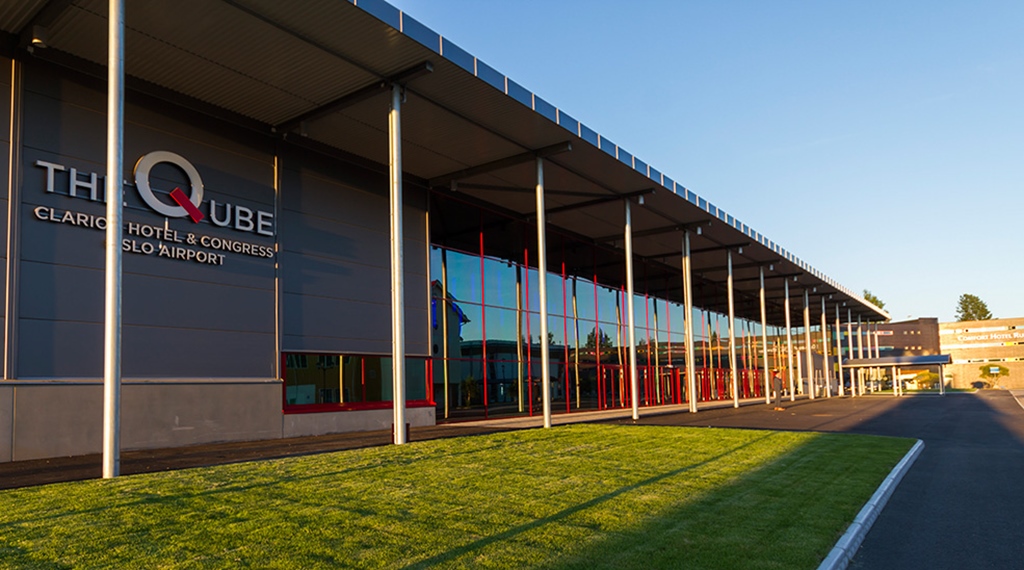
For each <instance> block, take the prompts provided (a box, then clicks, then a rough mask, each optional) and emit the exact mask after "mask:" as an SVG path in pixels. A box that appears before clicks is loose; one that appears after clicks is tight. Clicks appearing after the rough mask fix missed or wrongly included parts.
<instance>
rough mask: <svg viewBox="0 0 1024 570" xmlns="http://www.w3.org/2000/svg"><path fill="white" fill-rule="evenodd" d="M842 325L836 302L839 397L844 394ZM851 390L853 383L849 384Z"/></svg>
mask: <svg viewBox="0 0 1024 570" xmlns="http://www.w3.org/2000/svg"><path fill="white" fill-rule="evenodd" d="M842 330H843V329H842V326H841V325H840V324H839V303H836V364H837V365H838V368H839V397H840V398H842V397H843V396H845V395H846V386H844V384H846V378H845V377H844V376H843V335H842V332H841V331H842ZM850 388H851V391H852V388H853V384H852V383H851V384H850Z"/></svg>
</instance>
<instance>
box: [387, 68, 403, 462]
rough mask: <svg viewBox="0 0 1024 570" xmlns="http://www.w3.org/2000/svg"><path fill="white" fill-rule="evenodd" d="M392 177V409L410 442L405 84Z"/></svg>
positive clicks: (394, 118) (398, 429)
mask: <svg viewBox="0 0 1024 570" xmlns="http://www.w3.org/2000/svg"><path fill="white" fill-rule="evenodd" d="M388 140H389V143H390V144H389V145H388V147H389V155H390V161H389V162H390V168H389V173H390V178H391V371H392V376H391V384H392V386H391V396H392V400H391V408H392V410H393V424H394V426H393V429H394V442H395V444H396V445H401V444H403V443H405V442H406V436H407V434H406V433H405V248H404V247H403V243H402V240H403V239H404V237H403V232H402V87H401V86H400V85H397V84H396V85H392V86H391V111H390V113H388Z"/></svg>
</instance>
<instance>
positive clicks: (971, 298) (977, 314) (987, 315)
mask: <svg viewBox="0 0 1024 570" xmlns="http://www.w3.org/2000/svg"><path fill="white" fill-rule="evenodd" d="M991 318H992V312H991V311H989V310H988V305H986V304H985V301H982V300H981V299H980V298H979V297H978V296H977V295H971V294H970V293H964V294H963V295H960V300H959V301H957V302H956V320H958V321H987V320H989V319H991Z"/></svg>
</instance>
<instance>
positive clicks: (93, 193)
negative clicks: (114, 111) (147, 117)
mask: <svg viewBox="0 0 1024 570" xmlns="http://www.w3.org/2000/svg"><path fill="white" fill-rule="evenodd" d="M160 163H168V164H173V165H174V166H177V167H178V168H179V169H181V171H182V172H184V173H185V176H186V177H188V182H189V187H190V193H189V194H188V195H186V194H185V193H184V192H183V191H182V190H181V188H175V189H174V190H173V191H171V194H170V196H171V199H172V200H174V201H175V202H176V205H172V204H167V203H166V202H163V201H162V200H160V199H159V198H157V197H156V194H154V193H153V187H152V186H151V185H150V173H151V172H152V170H153V167H154V166H156V165H157V164H160ZM35 164H36V166H38V167H40V168H44V169H45V170H46V191H47V192H51V193H52V192H54V191H55V189H56V187H57V178H58V175H57V173H58V172H67V173H68V177H67V188H68V194H67V195H68V196H70V197H72V198H84V199H86V200H92V201H95V202H105V201H106V200H105V198H103V197H100V190H101V189H102V186H101V184H100V180H102V177H100V176H99V175H97V174H96V173H95V172H88V173H83V172H80V171H79V170H77V169H76V168H73V167H72V168H69V167H66V166H64V165H63V164H56V163H53V162H47V161H45V160H37V161H36V163H35ZM83 174H84V175H85V176H86V178H85V179H84V180H83V179H82V175H83ZM135 188H136V190H138V192H139V197H140V198H142V201H143V202H145V203H146V205H147V206H149V207H150V208H151V209H152V210H153V211H154V212H156V213H158V214H161V215H163V216H165V217H168V218H184V217H190V218H192V221H193V222H195V223H199V222H200V221H201V220H202V219H203V218H205V217H206V216H205V215H204V214H203V213H202V211H200V207H201V206H202V204H203V192H204V187H203V179H202V177H200V176H199V171H198V170H196V167H195V166H193V165H192V163H191V162H189V161H187V160H185V158H184V157H182V156H181V155H179V154H175V153H173V152H168V151H166V150H158V151H154V152H151V153H149V154H146V155H143V156H142V158H140V159H139V161H138V162H137V163H135ZM208 212H209V217H210V223H212V224H213V225H215V226H220V227H222V228H231V229H234V230H238V231H243V232H253V233H256V234H259V235H263V236H271V237H272V236H273V235H274V213H273V212H266V211H262V210H252V209H250V208H246V207H245V206H236V205H232V204H229V203H218V202H217V201H216V200H210V201H209V209H208Z"/></svg>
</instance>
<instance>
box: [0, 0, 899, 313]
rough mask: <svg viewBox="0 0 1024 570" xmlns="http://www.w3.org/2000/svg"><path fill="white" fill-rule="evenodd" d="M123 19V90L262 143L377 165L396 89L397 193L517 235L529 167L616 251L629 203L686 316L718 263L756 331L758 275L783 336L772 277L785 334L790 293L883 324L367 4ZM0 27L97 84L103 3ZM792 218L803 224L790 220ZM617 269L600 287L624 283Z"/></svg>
mask: <svg viewBox="0 0 1024 570" xmlns="http://www.w3.org/2000/svg"><path fill="white" fill-rule="evenodd" d="M126 18H127V31H126V33H127V37H126V54H125V64H126V73H127V75H128V87H129V88H130V89H134V90H137V91H142V92H145V93H148V94H150V95H153V96H156V97H159V98H162V99H165V100H168V101H171V102H174V103H176V104H179V105H184V106H187V107H190V108H193V109H197V110H199V111H202V112H204V113H208V114H210V115H213V116H217V117H219V118H222V119H225V120H228V121H231V122H233V123H235V124H240V125H244V126H247V127H248V128H250V129H252V130H254V131H257V132H260V133H263V134H264V135H265V136H268V137H283V138H285V139H286V140H291V141H295V142H297V143H299V144H313V145H319V146H320V147H323V148H329V149H332V150H333V151H337V152H339V153H344V154H345V155H346V156H353V157H358V158H360V159H362V160H369V161H372V162H373V163H377V164H386V163H387V162H388V140H387V133H388V125H387V112H388V104H389V100H390V99H389V86H390V85H391V84H393V83H397V84H401V85H404V86H405V89H406V97H407V99H406V102H405V103H404V105H403V113H402V139H403V151H402V152H403V167H404V170H405V171H406V173H407V177H408V178H407V180H408V181H409V182H410V183H413V184H420V185H423V186H425V187H433V188H443V189H444V191H445V192H453V193H455V194H457V195H459V196H465V197H468V198H469V199H472V200H475V201H478V202H480V203H486V204H488V205H490V206H493V207H494V208H495V209H496V211H501V212H504V213H507V214H510V215H513V216H517V217H519V218H521V219H524V220H529V219H531V218H532V216H533V213H534V203H535V202H534V197H533V195H532V192H533V188H534V185H535V183H536V181H535V177H536V168H535V165H534V160H533V159H534V157H536V156H543V157H545V182H546V188H547V189H548V192H547V198H546V210H547V219H548V223H549V225H550V226H551V227H552V228H556V229H557V230H559V231H562V232H564V233H565V234H567V235H572V236H574V237H576V238H578V239H580V240H583V241H585V242H587V243H591V244H594V245H596V246H600V247H604V248H610V249H618V250H621V248H622V237H621V236H622V232H623V200H624V199H628V198H629V197H633V198H636V197H637V196H640V195H643V197H644V205H643V206H637V207H634V208H633V228H634V252H635V255H636V256H637V259H638V260H643V261H644V262H645V263H646V266H647V267H648V268H650V271H652V272H658V271H660V272H662V273H663V276H664V279H665V280H666V282H667V281H674V282H676V281H679V280H680V273H681V235H682V231H683V230H690V231H691V238H692V241H691V249H692V252H693V274H694V283H695V287H696V288H697V291H696V292H695V295H694V302H695V304H696V305H697V306H701V307H704V308H708V309H712V310H716V311H719V312H724V311H725V308H726V288H725V281H726V252H727V251H729V250H731V251H732V252H733V264H734V272H735V273H734V275H735V289H736V293H737V297H736V298H737V302H736V313H737V316H739V317H743V318H747V319H751V320H754V321H760V309H759V303H758V288H759V272H760V271H761V269H762V268H763V269H764V271H765V279H766V289H767V298H768V315H769V317H768V318H769V322H772V323H773V324H777V325H781V324H782V323H783V322H784V317H783V313H782V296H783V282H784V281H785V280H789V283H790V289H791V295H792V297H793V302H792V309H791V310H792V318H793V319H794V321H793V322H794V323H799V322H802V321H801V319H800V314H801V311H802V307H803V305H802V300H800V299H799V296H801V295H802V293H803V290H805V289H807V290H809V291H811V292H812V293H811V295H812V301H811V306H812V307H820V305H821V300H820V299H821V297H822V296H824V297H825V298H826V299H827V303H828V310H829V311H830V313H829V314H830V315H831V314H832V311H834V307H835V305H836V304H837V303H838V304H840V305H841V306H842V309H843V310H842V311H841V314H842V317H843V318H844V319H845V318H846V310H845V309H850V310H851V311H852V314H853V316H854V318H855V319H856V318H858V317H861V318H864V319H866V320H883V319H888V318H889V315H888V314H887V313H886V312H885V311H883V310H881V309H880V308H878V307H875V306H874V305H872V304H871V303H869V302H867V301H866V300H864V299H863V298H862V297H861V296H860V295H858V294H856V293H855V292H853V291H851V290H849V289H847V288H845V287H843V286H842V285H840V284H839V283H837V282H835V281H834V280H833V279H830V278H829V277H827V276H826V275H824V274H822V273H821V272H819V271H818V270H816V269H814V268H813V267H811V266H810V265H809V264H807V263H806V262H804V261H802V260H800V259H799V258H797V257H796V256H794V255H793V254H792V253H790V252H789V251H787V250H786V249H784V248H782V247H781V246H780V245H779V244H777V243H775V242H773V241H771V240H770V239H768V238H767V237H765V236H763V235H761V234H760V233H758V232H756V231H754V230H753V229H752V228H751V227H749V226H747V225H746V224H744V223H742V222H740V221H739V220H737V219H735V218H733V217H732V216H731V215H729V214H727V213H726V212H724V211H723V210H721V209H720V208H718V207H716V206H715V205H714V204H712V203H710V202H708V201H707V200H706V199H704V198H702V197H700V196H697V195H696V194H694V193H693V192H691V191H690V190H688V189H686V188H684V187H683V186H682V185H680V184H678V183H676V182H675V181H673V180H672V179H671V178H669V177H667V176H665V175H664V174H663V173H662V172H661V171H660V170H659V169H657V168H655V167H653V166H651V165H649V164H647V163H646V162H644V161H643V160H641V159H640V158H638V157H635V156H633V155H632V154H631V153H629V152H628V151H626V150H625V149H624V148H622V147H620V146H619V145H617V144H615V143H613V142H612V141H610V140H608V139H607V138H605V137H603V136H601V135H600V134H599V133H597V132H595V131H594V130H592V129H590V128H588V127H587V126H586V125H584V124H583V123H581V122H579V121H578V120H577V119H575V118H573V117H571V116H569V115H568V114H566V113H564V112H563V111H561V110H560V109H558V108H556V107H555V106H553V105H551V104H550V103H548V102H547V101H545V100H544V99H542V98H541V97H539V96H538V95H536V94H534V93H531V92H530V91H528V90H527V89H525V88H523V87H522V86H520V85H519V84H517V83H516V82H515V81H513V80H512V79H511V78H508V77H506V76H504V75H502V74H501V73H500V72H498V71H496V70H495V69H493V68H491V67H490V66H488V65H487V64H485V63H484V62H482V61H480V60H479V59H477V58H475V57H474V56H473V55H471V54H470V53H468V52H467V51H465V50H463V49H462V48H460V47H458V46H456V45H455V44H453V43H452V42H450V41H449V40H448V39H446V38H444V37H442V36H440V35H439V34H437V33H436V32H434V31H433V30H430V29H429V28H427V27H425V26H424V25H422V24H420V23H419V22H417V21H416V20H414V19H413V18H411V17H410V16H408V15H407V14H404V13H402V12H400V11H399V10H398V9H396V8H394V7H393V6H391V5H389V4H387V3H386V2H383V1H382V0H358V1H355V0H353V1H349V0H303V1H302V2H281V1H279V0H178V1H174V2H170V1H162V2H161V1H147V2H133V3H130V4H129V5H128V7H127V15H126ZM0 30H2V31H3V32H5V33H6V36H5V37H4V38H3V39H4V40H6V41H5V43H6V46H7V47H6V53H7V54H8V55H12V56H14V57H33V58H39V59H43V60H47V61H50V62H54V63H58V64H61V65H65V66H68V67H73V68H75V69H77V70H82V71H85V72H86V73H91V74H93V75H96V76H97V77H105V72H104V70H103V66H104V65H105V62H106V45H107V42H106V34H107V3H106V2H105V1H103V0H0ZM33 33H37V34H38V33H43V34H44V36H45V37H44V38H41V39H43V41H44V43H45V45H46V47H36V48H35V49H30V46H31V39H32V34H33ZM30 53H31V55H30ZM569 147H571V150H568V148H569ZM800 215H812V214H811V213H810V212H806V213H801V212H794V216H800ZM698 228H699V232H700V233H699V235H698V234H697V232H698ZM619 257H620V260H619V261H617V262H612V263H609V265H608V266H607V267H606V268H605V269H603V270H602V271H604V273H602V274H601V276H604V275H607V279H609V280H611V279H613V278H614V276H615V275H621V274H622V262H621V255H620V256H619ZM587 263H589V259H588V260H587ZM585 265H586V263H583V262H582V261H581V266H585ZM648 277H650V275H648ZM620 279H621V278H620ZM677 288H678V287H677ZM668 296H669V297H672V296H673V295H671V294H669V295H668ZM819 310H820V309H819ZM812 320H814V319H812ZM830 321H831V318H830ZM814 322H817V320H814Z"/></svg>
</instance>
